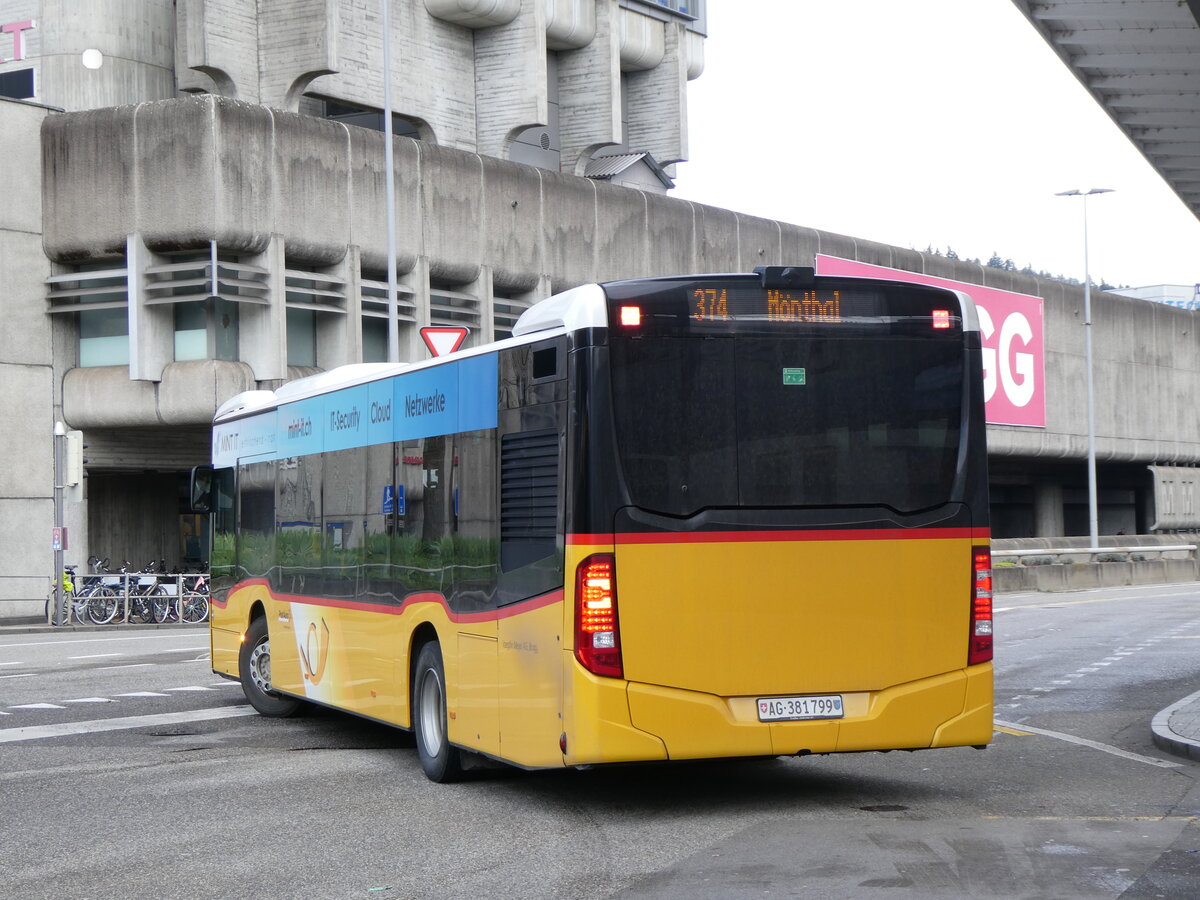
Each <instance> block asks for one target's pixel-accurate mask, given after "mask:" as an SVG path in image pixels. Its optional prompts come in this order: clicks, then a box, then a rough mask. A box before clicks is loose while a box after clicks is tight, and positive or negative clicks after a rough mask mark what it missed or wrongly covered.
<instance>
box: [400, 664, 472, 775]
mask: <svg viewBox="0 0 1200 900" xmlns="http://www.w3.org/2000/svg"><path fill="white" fill-rule="evenodd" d="M412 721H413V732H414V733H415V734H416V738H417V756H418V757H420V759H421V768H422V769H423V770H424V771H425V775H426V777H427V778H429V780H430V781H436V782H439V783H442V782H447V781H456V780H457V779H458V778H459V777H460V776H461V775H462V761H461V759H460V758H459V752H458V749H457V748H455V747H452V746H450V741H449V740H448V739H447V738H446V669H445V667H444V666H443V665H442V648H441V645H439V644H438V643H437V641H431V642H430V643H428V644H426V645H425V646H423V647H422V648H421V652H420V653H419V654H418V655H417V667H416V670H415V671H414V673H413V688H412Z"/></svg>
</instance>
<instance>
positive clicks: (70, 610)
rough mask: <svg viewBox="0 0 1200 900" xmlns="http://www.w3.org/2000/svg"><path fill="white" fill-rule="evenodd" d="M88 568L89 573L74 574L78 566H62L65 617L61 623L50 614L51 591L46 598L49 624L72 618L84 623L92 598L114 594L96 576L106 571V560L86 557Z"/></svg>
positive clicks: (66, 622) (65, 622) (87, 616)
mask: <svg viewBox="0 0 1200 900" xmlns="http://www.w3.org/2000/svg"><path fill="white" fill-rule="evenodd" d="M88 568H90V569H91V570H92V574H91V575H88V576H76V570H77V569H78V566H67V565H64V566H63V569H64V571H63V594H64V595H65V597H66V599H67V603H66V608H67V617H66V621H64V622H62V623H58V622H55V621H54V619H53V617H52V615H51V610H52V604H53V601H54V596H53V592H51V597H50V598H48V599H47V600H46V619H47V621H49V622H51V624H54V625H58V624H63V625H67V624H70V621H71V619H72V618H74V619H75V621H77V622H79V623H80V624H86V623H87V622H88V621H89V615H88V608H89V606H90V605H91V603H92V601H93V599H95V598H96V597H100V596H105V595H107V594H109V593H111V594H113V595H114V596H115V593H116V592H115V591H112V589H111V588H108V587H106V586H105V585H103V584H102V583H101V581H100V579H99V577H98V576H99V574H100V573H102V572H107V571H108V560H107V559H105V560H102V559H100V557H98V556H91V557H88Z"/></svg>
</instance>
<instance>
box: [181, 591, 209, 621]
mask: <svg viewBox="0 0 1200 900" xmlns="http://www.w3.org/2000/svg"><path fill="white" fill-rule="evenodd" d="M207 618H208V597H206V596H205V595H204V594H188V595H187V596H186V597H185V598H184V600H183V621H185V622H189V623H191V624H195V623H197V622H203V621H204V620H206V619H207Z"/></svg>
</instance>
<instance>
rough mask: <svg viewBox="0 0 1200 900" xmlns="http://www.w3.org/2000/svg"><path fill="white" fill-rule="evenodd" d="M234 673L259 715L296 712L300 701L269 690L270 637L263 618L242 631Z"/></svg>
mask: <svg viewBox="0 0 1200 900" xmlns="http://www.w3.org/2000/svg"><path fill="white" fill-rule="evenodd" d="M238 673H239V674H240V675H241V681H242V692H243V693H244V694H245V695H246V699H247V700H249V701H250V705H251V706H253V707H254V708H255V709H256V710H258V713H259V715H263V716H268V717H270V718H273V719H281V718H286V717H287V716H294V715H296V714H297V713H298V712H300V708H301V705H302V704H301V701H300V700H297V699H296V698H295V697H287V696H284V695H283V694H277V693H275V692H274V691H272V690H271V635H270V633H269V632H268V631H267V620H266V618H265V617H264V616H259V617H258V618H257V619H255V620H254V621H253V622H251V623H250V627H249V628H247V629H246V639H245V640H244V641H243V642H242V649H241V650H240V651H239V653H238Z"/></svg>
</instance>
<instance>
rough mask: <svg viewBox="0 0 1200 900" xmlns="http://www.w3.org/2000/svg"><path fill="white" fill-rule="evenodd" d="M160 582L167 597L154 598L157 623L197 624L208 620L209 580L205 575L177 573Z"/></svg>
mask: <svg viewBox="0 0 1200 900" xmlns="http://www.w3.org/2000/svg"><path fill="white" fill-rule="evenodd" d="M204 568H205V569H207V568H208V567H207V566H205V567H204ZM160 581H161V582H162V583H160V587H162V588H163V589H164V591H165V594H166V595H165V596H163V595H159V596H156V597H155V598H154V621H155V622H159V623H162V622H180V621H182V622H187V623H189V624H197V623H199V622H204V621H206V620H207V619H208V612H209V601H208V578H207V576H206V575H205V574H204V573H200V574H196V575H183V574H181V573H178V572H177V573H175V574H174V575H172V576H170V578H169V580H168V579H160Z"/></svg>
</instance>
